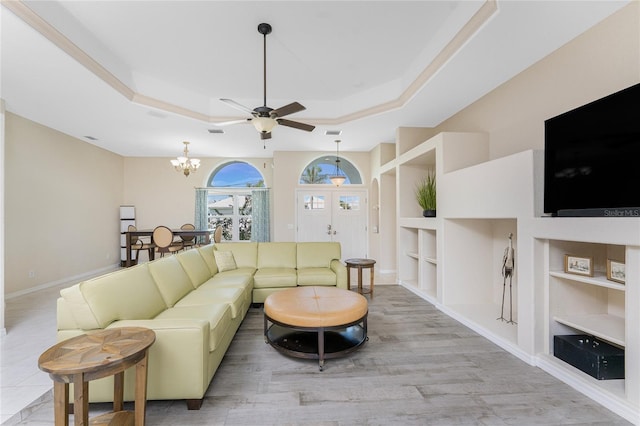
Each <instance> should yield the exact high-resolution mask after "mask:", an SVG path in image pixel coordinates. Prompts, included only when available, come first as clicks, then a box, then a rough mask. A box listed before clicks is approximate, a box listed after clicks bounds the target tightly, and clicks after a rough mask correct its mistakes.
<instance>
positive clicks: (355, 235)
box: [296, 189, 367, 259]
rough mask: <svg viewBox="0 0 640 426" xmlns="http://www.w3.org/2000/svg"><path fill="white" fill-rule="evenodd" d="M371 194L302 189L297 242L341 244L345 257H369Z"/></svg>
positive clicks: (341, 190)
mask: <svg viewBox="0 0 640 426" xmlns="http://www.w3.org/2000/svg"><path fill="white" fill-rule="evenodd" d="M366 195H367V193H366V191H363V190H355V191H349V190H343V189H337V190H313V189H312V190H309V189H304V190H299V191H298V193H297V206H298V208H297V210H298V220H297V222H298V226H297V238H296V240H297V241H301V242H302V241H337V242H339V243H340V245H341V248H342V258H343V259H349V258H353V257H365V258H366V257H367V196H366Z"/></svg>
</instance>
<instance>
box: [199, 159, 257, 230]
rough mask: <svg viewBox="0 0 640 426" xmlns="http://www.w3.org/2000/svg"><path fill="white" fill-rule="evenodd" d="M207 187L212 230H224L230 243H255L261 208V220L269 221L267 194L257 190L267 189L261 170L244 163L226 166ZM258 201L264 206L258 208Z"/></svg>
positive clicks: (214, 175)
mask: <svg viewBox="0 0 640 426" xmlns="http://www.w3.org/2000/svg"><path fill="white" fill-rule="evenodd" d="M207 186H208V190H207V201H206V203H207V204H206V205H207V222H208V228H209V229H215V228H216V227H218V226H222V237H223V240H226V241H249V240H255V237H256V235H252V234H255V231H256V230H255V229H252V225H253V224H254V221H255V217H254V216H255V215H256V211H255V210H256V207H259V209H258V210H259V213H260V217H266V218H267V220H268V205H267V206H266V207H265V206H263V205H262V200H264V198H265V197H263V196H262V194H263V193H265V192H264V190H258V189H256V188H264V186H265V185H264V177H263V176H262V174H261V173H260V172H259V171H258V169H256V168H255V167H254V166H252V165H251V164H249V163H245V162H243V161H231V162H228V163H224V164H222V165H220V166H218V167H217V168H216V169H215V170H213V172H212V173H211V176H210V177H209V181H208V184H207ZM265 190H266V188H265ZM256 191H258V192H260V194H257V193H256ZM255 197H259V198H260V200H258V202H259V204H260V206H256V205H255V200H254V198H255ZM265 208H266V209H267V211H266V212H265V211H264V209H265ZM252 231H253V232H252ZM266 231H267V232H268V229H267V230H266ZM252 237H253V238H252ZM263 238H264V237H263Z"/></svg>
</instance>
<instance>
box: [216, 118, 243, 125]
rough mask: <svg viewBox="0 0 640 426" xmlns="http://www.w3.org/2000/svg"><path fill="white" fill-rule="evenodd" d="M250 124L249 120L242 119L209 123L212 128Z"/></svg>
mask: <svg viewBox="0 0 640 426" xmlns="http://www.w3.org/2000/svg"><path fill="white" fill-rule="evenodd" d="M250 122H251V118H243V119H241V120H230V121H220V122H218V123H211V124H213V125H214V126H220V127H222V126H230V125H232V124H245V123H250Z"/></svg>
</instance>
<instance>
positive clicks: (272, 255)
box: [258, 243, 296, 269]
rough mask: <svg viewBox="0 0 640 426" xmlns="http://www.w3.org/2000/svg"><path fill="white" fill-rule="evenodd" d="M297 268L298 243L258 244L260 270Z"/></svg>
mask: <svg viewBox="0 0 640 426" xmlns="http://www.w3.org/2000/svg"><path fill="white" fill-rule="evenodd" d="M295 267H296V243H258V269H261V268H291V269H295Z"/></svg>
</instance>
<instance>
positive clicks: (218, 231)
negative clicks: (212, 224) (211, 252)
mask: <svg viewBox="0 0 640 426" xmlns="http://www.w3.org/2000/svg"><path fill="white" fill-rule="evenodd" d="M220 241H222V225H218V226H217V227H216V230H215V231H214V232H213V242H214V243H219V242H220Z"/></svg>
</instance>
